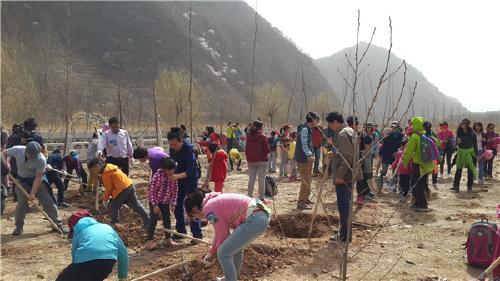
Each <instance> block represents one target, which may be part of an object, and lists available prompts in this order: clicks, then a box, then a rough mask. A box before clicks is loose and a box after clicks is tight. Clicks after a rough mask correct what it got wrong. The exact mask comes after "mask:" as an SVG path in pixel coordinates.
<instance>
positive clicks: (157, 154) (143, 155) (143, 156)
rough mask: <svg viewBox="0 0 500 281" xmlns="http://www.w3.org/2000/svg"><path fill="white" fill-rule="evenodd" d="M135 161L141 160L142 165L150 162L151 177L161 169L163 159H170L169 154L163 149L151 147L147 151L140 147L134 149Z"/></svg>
mask: <svg viewBox="0 0 500 281" xmlns="http://www.w3.org/2000/svg"><path fill="white" fill-rule="evenodd" d="M133 156H134V159H137V160H139V161H140V162H141V163H144V162H146V161H148V162H149V168H150V169H151V175H150V177H151V176H153V175H154V174H155V173H156V171H158V169H159V168H160V162H161V160H162V159H163V158H167V157H168V153H166V152H165V151H163V148H161V147H158V146H156V147H151V148H148V149H145V148H144V147H138V148H136V149H134V154H133Z"/></svg>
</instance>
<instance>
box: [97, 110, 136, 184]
mask: <svg viewBox="0 0 500 281" xmlns="http://www.w3.org/2000/svg"><path fill="white" fill-rule="evenodd" d="M108 123H109V127H110V130H109V131H107V132H104V133H103V134H102V139H101V140H100V142H99V145H98V150H99V151H103V150H104V149H106V163H109V164H114V165H116V166H118V167H119V168H120V169H121V170H122V171H123V172H124V173H125V174H126V175H127V176H128V174H129V161H130V160H131V159H132V154H133V147H132V142H131V141H130V135H129V133H128V132H127V131H125V130H123V129H120V127H119V124H118V118H116V117H111V118H110V119H109V121H108Z"/></svg>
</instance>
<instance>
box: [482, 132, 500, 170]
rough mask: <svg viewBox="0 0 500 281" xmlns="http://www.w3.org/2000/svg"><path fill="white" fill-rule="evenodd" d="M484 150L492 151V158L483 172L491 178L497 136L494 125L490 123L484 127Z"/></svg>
mask: <svg viewBox="0 0 500 281" xmlns="http://www.w3.org/2000/svg"><path fill="white" fill-rule="evenodd" d="M485 138H486V147H485V148H486V149H490V150H491V151H493V157H492V158H491V159H490V160H489V161H487V162H486V163H485V170H486V176H487V177H488V178H492V177H493V160H494V159H495V156H496V155H497V148H498V143H497V142H496V139H497V138H498V134H497V133H495V125H493V124H492V123H489V124H488V126H487V127H486V134H485Z"/></svg>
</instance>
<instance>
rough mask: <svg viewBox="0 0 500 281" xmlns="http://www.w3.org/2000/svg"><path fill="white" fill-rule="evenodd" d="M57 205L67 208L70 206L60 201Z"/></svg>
mask: <svg viewBox="0 0 500 281" xmlns="http://www.w3.org/2000/svg"><path fill="white" fill-rule="evenodd" d="M57 207H60V208H69V207H71V206H70V205H69V204H68V203H66V202H61V203H58V204H57Z"/></svg>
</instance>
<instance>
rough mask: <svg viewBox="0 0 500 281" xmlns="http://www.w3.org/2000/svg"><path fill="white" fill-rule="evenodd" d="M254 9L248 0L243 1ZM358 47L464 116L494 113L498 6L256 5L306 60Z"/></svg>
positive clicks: (346, 0) (499, 49)
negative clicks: (373, 49)
mask: <svg viewBox="0 0 500 281" xmlns="http://www.w3.org/2000/svg"><path fill="white" fill-rule="evenodd" d="M245 1H247V3H248V4H249V5H250V6H252V7H255V0H245ZM358 8H359V9H361V32H360V40H365V41H368V39H369V36H370V34H371V32H372V29H373V27H377V32H376V35H375V39H374V43H375V44H376V45H379V46H381V47H385V48H386V47H387V46H388V42H389V33H388V30H389V28H388V17H389V16H391V18H392V26H393V51H394V53H395V54H396V55H398V56H399V57H401V58H403V59H406V61H407V62H409V63H410V64H412V65H413V66H415V67H417V68H418V69H419V70H420V71H422V72H423V74H424V75H425V76H426V77H427V79H428V80H429V81H430V82H431V83H433V84H434V85H436V86H437V87H438V88H439V89H440V90H441V91H442V92H443V93H444V94H446V95H449V96H453V97H456V98H458V99H459V100H460V101H461V102H462V103H463V104H464V105H465V106H466V107H467V108H468V109H469V110H472V111H487V110H500V89H499V88H500V87H499V86H498V85H499V83H498V82H499V81H498V80H500V71H499V70H500V16H499V12H500V1H495V0H490V1H479V0H477V1H472V0H470V1H444V0H439V1H435V0H434V1H430V0H419V1H401V0H400V1H388V0H377V1H373V0H366V1H353V0H343V1H334V0H259V1H258V2H257V10H258V12H259V13H260V14H261V15H262V16H263V17H264V18H266V19H267V20H268V21H269V22H271V24H272V25H273V26H275V27H277V28H279V29H280V30H281V31H282V32H283V33H284V34H285V35H286V36H288V37H290V38H292V40H293V41H294V42H295V43H296V44H297V45H298V46H299V47H300V48H301V49H302V50H303V51H305V52H306V53H308V54H309V55H310V56H312V57H313V58H320V57H324V56H329V55H331V54H333V53H335V52H338V51H340V50H342V49H343V48H345V47H348V46H352V45H354V44H355V39H356V37H355V35H356V18H357V9H358Z"/></svg>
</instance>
